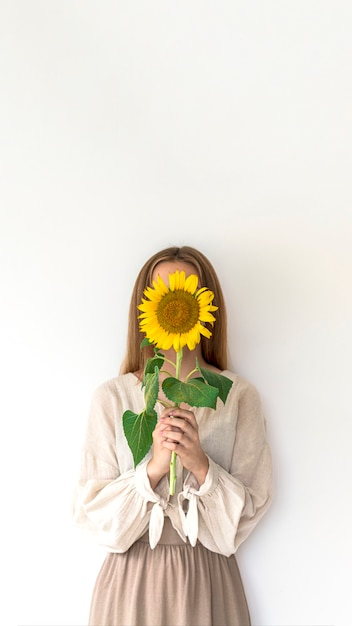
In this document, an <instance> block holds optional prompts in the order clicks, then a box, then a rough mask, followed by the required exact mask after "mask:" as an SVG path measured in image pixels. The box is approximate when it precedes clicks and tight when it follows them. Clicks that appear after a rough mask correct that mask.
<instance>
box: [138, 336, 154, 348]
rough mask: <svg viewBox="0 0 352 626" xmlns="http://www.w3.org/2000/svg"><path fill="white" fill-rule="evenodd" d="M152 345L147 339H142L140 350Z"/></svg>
mask: <svg viewBox="0 0 352 626" xmlns="http://www.w3.org/2000/svg"><path fill="white" fill-rule="evenodd" d="M152 345H153V344H151V343H150V341H149V339H147V337H144V339H143V341H141V345H140V349H141V350H142V349H143V348H145V347H146V346H152Z"/></svg>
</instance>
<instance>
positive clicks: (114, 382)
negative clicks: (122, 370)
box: [92, 373, 141, 403]
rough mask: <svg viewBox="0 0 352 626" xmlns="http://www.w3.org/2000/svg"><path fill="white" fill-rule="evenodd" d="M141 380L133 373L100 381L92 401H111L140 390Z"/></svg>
mask: <svg viewBox="0 0 352 626" xmlns="http://www.w3.org/2000/svg"><path fill="white" fill-rule="evenodd" d="M140 386H141V385H140V381H139V380H138V378H137V377H136V376H135V375H134V374H132V373H128V374H121V375H119V376H115V377H113V378H110V379H108V380H106V381H104V382H103V383H100V384H99V385H98V386H97V387H96V388H95V390H94V391H93V395H92V402H93V403H94V402H99V403H102V402H104V403H105V402H109V401H112V400H113V399H114V398H118V397H124V396H126V395H131V394H133V393H137V392H138V391H139V390H140Z"/></svg>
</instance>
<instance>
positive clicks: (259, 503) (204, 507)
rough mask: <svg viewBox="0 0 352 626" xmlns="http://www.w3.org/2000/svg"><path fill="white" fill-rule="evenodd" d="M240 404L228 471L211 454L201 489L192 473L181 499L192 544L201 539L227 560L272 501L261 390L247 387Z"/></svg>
mask: <svg viewBox="0 0 352 626" xmlns="http://www.w3.org/2000/svg"><path fill="white" fill-rule="evenodd" d="M236 405H237V406H236ZM236 405H234V406H233V407H231V410H233V411H237V422H236V432H235V439H234V445H233V449H232V455H231V460H230V467H229V470H228V469H227V468H226V469H225V468H224V467H222V466H221V465H220V464H219V463H216V462H215V461H214V460H213V459H212V458H210V455H208V456H209V471H208V474H207V477H206V480H205V482H204V483H203V484H202V485H201V486H200V487H199V485H198V484H197V482H196V480H195V478H194V476H193V475H192V474H188V475H187V477H186V479H185V482H184V489H183V491H182V493H181V494H180V495H179V508H180V514H181V517H182V518H183V527H184V532H185V534H186V535H188V537H189V540H190V542H191V543H192V544H193V545H194V544H195V542H196V541H197V539H198V540H199V541H200V542H201V543H202V544H203V545H204V546H205V547H207V548H208V549H209V550H212V551H214V552H218V553H220V554H224V555H225V556H230V555H231V554H234V553H235V552H236V550H237V548H238V547H239V545H240V544H241V543H242V542H243V541H244V540H245V539H246V538H247V537H248V535H249V534H250V533H251V532H252V530H253V529H254V528H255V526H256V525H257V523H258V522H259V520H260V519H261V518H262V516H263V515H264V513H265V512H266V511H267V509H268V507H269V506H270V503H271V500H272V460H271V452H270V447H269V444H268V442H267V436H266V422H265V419H264V415H263V411H262V405H261V400H260V397H259V394H258V392H257V390H256V389H255V388H254V387H253V386H252V385H250V384H248V383H246V384H242V385H241V389H240V391H239V394H238V400H237V401H236ZM224 446H226V443H225V441H224ZM186 500H188V502H185V501H186ZM185 505H187V506H185ZM185 510H186V511H187V512H186V513H185V512H184V511H185Z"/></svg>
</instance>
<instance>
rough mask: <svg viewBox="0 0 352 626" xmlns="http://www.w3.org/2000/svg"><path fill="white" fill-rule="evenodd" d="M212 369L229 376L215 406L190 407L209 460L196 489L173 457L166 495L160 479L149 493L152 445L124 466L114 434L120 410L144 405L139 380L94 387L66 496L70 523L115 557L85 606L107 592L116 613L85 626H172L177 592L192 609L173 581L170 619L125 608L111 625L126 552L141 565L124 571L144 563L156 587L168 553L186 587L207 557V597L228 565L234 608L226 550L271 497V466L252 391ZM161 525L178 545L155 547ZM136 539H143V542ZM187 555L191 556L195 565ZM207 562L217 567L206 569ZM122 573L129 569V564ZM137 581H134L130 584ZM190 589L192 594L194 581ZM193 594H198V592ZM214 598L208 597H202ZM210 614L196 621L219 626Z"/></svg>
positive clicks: (126, 596)
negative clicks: (75, 474)
mask: <svg viewBox="0 0 352 626" xmlns="http://www.w3.org/2000/svg"><path fill="white" fill-rule="evenodd" d="M222 373H223V375H224V376H227V377H228V378H231V379H232V381H233V385H232V388H231V390H230V393H229V395H228V397H227V400H226V403H225V404H223V403H222V402H221V400H220V399H218V402H217V407H216V410H212V409H209V408H206V407H202V408H193V409H192V410H193V411H194V414H195V416H196V419H197V423H198V426H199V437H200V442H201V445H202V448H203V450H204V452H205V453H206V454H207V456H208V458H209V471H208V474H207V476H206V479H205V482H204V483H203V484H202V485H201V486H199V485H198V483H197V481H196V480H195V477H194V476H193V475H192V474H191V473H189V472H186V471H185V470H184V468H182V466H181V464H180V462H179V459H178V462H177V481H176V494H175V496H169V481H168V477H167V476H165V477H164V478H163V479H162V480H161V481H160V483H159V484H158V486H157V487H156V489H155V490H152V489H151V486H150V483H149V479H148V475H147V464H148V462H149V460H150V458H151V455H152V451H150V452H149V453H148V454H147V456H146V457H145V458H144V459H143V460H142V461H141V462H140V463H139V465H138V466H137V467H136V468H134V464H133V457H132V453H131V450H130V448H129V446H128V444H127V440H126V438H125V435H124V432H123V426H122V415H123V413H124V411H125V410H126V409H130V410H132V411H134V412H135V413H140V412H141V411H142V410H143V408H144V396H143V390H142V388H141V383H140V381H139V380H138V379H137V378H136V376H135V375H134V374H132V373H129V374H124V375H122V376H118V377H116V378H113V379H111V380H110V381H108V382H106V383H104V384H103V385H101V386H99V387H98V389H97V390H96V391H95V393H94V395H93V398H92V403H91V409H90V413H89V418H88V424H87V432H86V437H85V443H84V446H83V451H82V461H81V468H80V476H79V481H78V484H77V490H76V493H75V502H74V513H73V515H74V523H75V524H76V525H77V526H79V527H80V528H82V529H85V530H86V531H87V532H89V533H90V534H91V535H92V536H93V537H94V538H95V540H96V541H97V542H98V543H99V544H101V545H103V546H105V548H106V549H107V551H108V552H109V553H112V554H113V553H115V554H116V555H124V556H123V558H121V559H119V558H113V556H112V554H110V555H108V557H107V561H106V563H105V564H104V566H103V569H102V572H101V574H100V576H99V578H98V581H97V587H96V589H95V592H94V599H93V602H92V606H98V605H99V606H103V605H104V606H110V605H111V603H112V597H114V598H115V600H114V602H113V605H114V606H115V607H116V611H117V613H116V615H115V616H114V617H113V620H114V621H111V624H110V622H107V623H106V624H105V623H104V622H103V621H100V622H99V621H96V624H95V622H94V621H93V622H90V624H92V626H98V624H102V625H103V624H104V626H108V625H109V626H115V624H116V625H118V624H123V626H137V624H138V626H144V625H145V626H146V625H147V624H150V625H151V626H165V625H166V624H168V626H169V625H170V626H171V624H178V623H180V624H181V623H182V620H183V619H184V614H183V613H182V615H181V613H177V611H178V610H180V606H181V605H182V602H181V600H182V601H183V602H184V601H185V597H187V598H188V601H187V602H188V604H190V607H189V608H192V606H193V603H192V599H191V597H192V594H190V595H189V594H188V590H187V588H186V586H185V584H184V583H183V587H182V586H180V587H179V588H178V591H177V594H180V593H181V587H182V588H183V595H182V597H181V596H179V595H178V596H177V595H176V600H175V606H176V609H175V610H176V614H175V615H174V614H172V615H173V617H172V619H173V620H174V621H173V622H171V621H170V619H171V617H170V615H171V614H170V613H166V614H163V615H162V616H161V615H160V622H159V621H155V622H154V623H152V622H148V621H145V622H143V621H138V620H139V619H140V618H139V617H138V619H137V617H133V614H130V621H127V622H126V623H123V622H121V621H119V619H120V617H119V615H120V614H121V615H122V616H125V617H126V615H125V613H124V609H123V606H124V602H125V603H126V602H128V604H131V602H130V599H131V593H130V591H129V590H128V587H126V585H125V584H124V580H125V577H126V576H127V570H125V568H126V567H127V564H129V563H130V561H129V559H130V557H131V558H132V555H135V557H136V555H137V554H139V555H140V558H143V559H144V560H143V562H142V564H139V561H138V566H137V565H135V567H134V571H135V570H136V568H137V567H138V568H142V569H143V568H145V571H146V572H149V567H150V571H151V572H153V576H154V574H155V575H157V579H158V580H159V579H160V581H161V584H162V581H164V580H165V579H166V578H167V575H168V573H169V569H172V571H174V566H171V564H170V563H171V562H172V558H175V561H177V560H179V559H180V554H183V557H182V558H183V559H184V560H185V563H187V565H186V566H185V569H184V574H185V572H192V574H188V573H187V576H188V575H190V576H191V579H192V580H193V582H192V585H194V584H196V583H195V582H194V581H197V579H198V576H204V574H202V573H201V572H199V570H198V567H203V565H201V562H202V563H203V561H202V559H205V560H207V561H208V563H210V562H211V564H212V566H211V567H210V565H209V568H208V570H207V571H208V575H209V581H208V582H209V584H208V590H209V593H210V590H211V588H212V585H215V584H216V581H215V578H216V579H221V580H222V578H221V577H220V578H219V575H218V574H216V572H217V571H218V567H220V568H221V571H222V575H221V576H222V577H224V571H227V572H228V571H229V569H230V570H231V572H232V573H231V574H230V578H231V580H232V581H233V583H232V585H233V584H234V585H235V588H236V589H239V593H238V594H236V593H235V592H234V590H233V588H232V592H231V593H232V595H233V596H234V597H235V598H237V600H236V603H237V604H238V605H239V606H243V598H242V600H240V599H239V598H241V597H242V593H243V589H242V585H241V583H240V578H239V574H236V573H235V570H236V571H237V566H235V565H234V564H235V563H236V562H235V559H234V557H233V555H234V554H235V552H236V550H237V549H238V547H239V546H240V545H241V543H242V542H243V541H244V540H245V539H246V537H248V535H249V534H250V533H251V532H252V531H253V529H254V528H255V526H256V524H257V523H258V522H259V520H260V519H261V517H262V516H263V515H264V513H265V512H266V511H267V509H268V507H269V505H270V503H271V499H272V464H271V453H270V448H269V445H268V442H267V437H266V423H265V418H264V416H263V411H262V405H261V400H260V397H259V394H258V392H257V390H256V389H255V387H254V386H253V385H251V384H250V383H248V382H247V381H245V380H244V379H243V378H241V377H240V376H238V375H236V374H234V373H232V372H230V371H228V370H226V371H224V372H222ZM162 408H163V407H162V405H161V404H157V405H156V409H157V411H158V413H159V414H160V413H161V411H162ZM165 519H166V520H167V528H165ZM170 529H171V531H172V533H173V536H174V537H177V540H178V541H179V542H180V543H177V546H174V545H173V544H171V545H168V544H167V545H166V546H165V543H163V542H164V541H165V532H166V535H167V536H169V535H170ZM146 537H147V538H148V541H149V545H146V543H145V539H146ZM161 553H162V554H163V557H162V558H161V557H160V562H159V566H158V565H157V564H158V558H157V555H158V554H159V555H161ZM166 553H168V557H167V559H166V557H165V554H166ZM209 553H211V554H209ZM173 555H174V556H173ZM197 555H198V557H197ZM216 555H217V556H216ZM220 556H221V558H219V557H220ZM196 558H199V559H200V560H199V562H198V563H196V561H195V559H196ZM137 560H138V559H137ZM213 561H216V562H217V563H222V565H221V566H220V565H219V566H215V565H214V564H213ZM122 562H123V563H124V565H123V566H122V565H121V563H122ZM162 563H163V564H164V565H162ZM114 564H115V565H114ZM166 564H167V565H166ZM128 568H130V566H129V565H128ZM165 568H166V569H165ZM233 568H234V569H233ZM176 569H177V568H176ZM128 571H129V573H130V572H131V571H133V569H132V570H131V569H129V570H128ZM202 571H203V570H202ZM107 572H109V573H108V574H107ZM112 572H114V574H113V573H112ZM213 572H214V573H213ZM106 576H108V579H109V580H114V581H115V582H114V583H111V584H112V586H111V585H110V584H108V585H107V584H106V580H107V578H106ZM147 578H148V583H147V582H146V581H144V579H142V578H137V579H135V582H134V584H135V589H136V600H135V602H137V599H138V602H139V603H142V604H143V603H144V602H145V603H147V604H148V602H149V600H150V596H151V593H152V588H153V585H154V584H156V583H155V580H154V581H152V580H149V578H150V576H149V573H148V574H147ZM225 578H226V576H225ZM168 580H169V579H168ZM183 580H184V579H183ZM99 581H100V582H99ZM137 581H138V582H137ZM147 584H148V585H150V587H149V592H148V595H147V596H146V597H145V598H141V596H143V594H144V593H145V592H147V591H148V590H147V587H146V585H147ZM138 585H140V586H141V588H140V589H139V588H138ZM209 585H210V586H209ZM225 587H226V588H228V587H227V586H225ZM198 592H199V593H200V592H201V587H200V588H199V589H198ZM175 593H176V591H175ZM203 595H204V594H203V592H202V598H203ZM210 597H212V593H210ZM187 602H186V604H187ZM214 602H215V600H214V598H213V599H212V603H213V604H214ZM215 604H216V602H215ZM199 605H201V601H200V602H199ZM165 606H168V603H166V605H165ZM134 610H137V609H134ZM241 610H242V609H241ZM245 610H246V609H245ZM125 617H123V618H121V619H125ZM94 619H96V616H95V617H94ZM104 619H105V618H104ZM109 619H110V618H109ZM146 619H147V617H146ZM148 619H149V618H148ZM151 619H153V618H151ZM158 619H159V618H158ZM202 619H203V618H202ZM209 619H210V618H209ZM234 619H236V618H234ZM241 619H242V621H233V622H228V623H226V626H228V624H234V625H236V624H238V625H240V626H243V624H247V623H249V622H248V619H247V622H246V621H244V620H243V612H242V617H241ZM204 620H205V617H204ZM211 620H212V621H204V625H206V624H220V623H221V621H216V620H217V618H216V616H214V615H212V617H211ZM185 624H187V626H191V624H192V622H190V621H189V620H188V621H187V620H186V621H183V625H185ZM196 626H203V622H202V621H200V622H199V623H198V624H197V625H196Z"/></svg>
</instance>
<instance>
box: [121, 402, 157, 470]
mask: <svg viewBox="0 0 352 626" xmlns="http://www.w3.org/2000/svg"><path fill="white" fill-rule="evenodd" d="M157 419H158V417H157V414H156V411H152V412H151V414H150V415H148V413H147V412H146V410H144V411H142V413H139V415H137V413H134V412H133V411H130V410H127V411H125V412H124V414H123V416H122V424H123V430H124V433H125V437H126V439H127V443H128V445H129V447H130V450H131V452H132V455H133V460H134V466H135V467H136V466H137V465H138V463H139V462H140V461H141V460H142V459H143V458H144V457H145V455H146V454H147V452H148V451H149V449H150V447H151V445H152V442H153V437H152V434H153V431H154V428H155V426H156V423H157Z"/></svg>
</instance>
